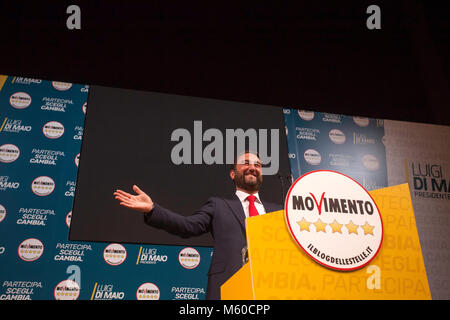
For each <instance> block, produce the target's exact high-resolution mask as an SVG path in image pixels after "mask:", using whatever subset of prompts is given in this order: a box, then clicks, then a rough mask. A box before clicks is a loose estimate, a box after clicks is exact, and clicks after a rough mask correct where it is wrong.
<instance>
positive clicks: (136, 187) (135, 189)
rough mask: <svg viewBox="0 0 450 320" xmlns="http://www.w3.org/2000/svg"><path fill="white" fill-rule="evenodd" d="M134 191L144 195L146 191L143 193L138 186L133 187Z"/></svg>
mask: <svg viewBox="0 0 450 320" xmlns="http://www.w3.org/2000/svg"><path fill="white" fill-rule="evenodd" d="M133 190H134V192H136V193H137V194H143V193H144V191H142V190H141V189H139V187H138V186H137V185H134V186H133Z"/></svg>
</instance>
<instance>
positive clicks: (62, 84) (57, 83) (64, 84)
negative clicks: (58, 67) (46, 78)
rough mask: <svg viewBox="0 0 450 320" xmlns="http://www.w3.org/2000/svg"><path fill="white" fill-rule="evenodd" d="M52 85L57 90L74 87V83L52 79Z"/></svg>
mask: <svg viewBox="0 0 450 320" xmlns="http://www.w3.org/2000/svg"><path fill="white" fill-rule="evenodd" d="M52 86H53V88H55V89H56V90H59V91H66V90H69V89H70V88H72V84H71V83H69V82H60V81H52Z"/></svg>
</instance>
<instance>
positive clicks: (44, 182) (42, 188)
mask: <svg viewBox="0 0 450 320" xmlns="http://www.w3.org/2000/svg"><path fill="white" fill-rule="evenodd" d="M53 190H55V181H53V179H52V178H50V177H47V176H41V177H37V178H36V179H34V180H33V182H32V183H31V191H33V193H34V194H35V195H37V196H40V197H44V196H48V195H49V194H51V193H52V192H53Z"/></svg>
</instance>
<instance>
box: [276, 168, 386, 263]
mask: <svg viewBox="0 0 450 320" xmlns="http://www.w3.org/2000/svg"><path fill="white" fill-rule="evenodd" d="M285 220H286V224H287V227H288V230H289V232H290V234H291V236H292V238H293V239H294V241H295V242H296V243H297V244H298V245H299V246H300V248H301V249H303V250H304V251H305V252H306V254H307V255H308V256H309V257H311V258H312V259H313V260H314V261H316V262H318V263H320V264H321V265H323V266H326V267H328V268H331V269H334V270H341V271H350V270H356V269H359V268H362V267H364V266H365V265H367V264H368V263H369V262H370V261H371V260H372V259H373V258H374V257H375V256H376V255H377V253H378V251H379V249H380V247H381V243H382V240H383V223H382V219H381V215H380V212H379V210H378V207H377V205H376V203H375V201H374V200H373V199H372V197H371V196H370V194H369V193H368V192H367V191H366V190H365V189H364V188H363V187H362V186H361V185H360V184H359V183H358V182H356V181H355V180H353V179H352V178H350V177H348V176H346V175H344V174H341V173H339V172H334V171H328V170H318V171H312V172H310V173H307V174H305V175H303V176H302V177H300V178H299V179H297V180H296V181H295V182H294V183H293V185H292V186H291V188H290V190H289V192H288V195H287V197H286V202H285Z"/></svg>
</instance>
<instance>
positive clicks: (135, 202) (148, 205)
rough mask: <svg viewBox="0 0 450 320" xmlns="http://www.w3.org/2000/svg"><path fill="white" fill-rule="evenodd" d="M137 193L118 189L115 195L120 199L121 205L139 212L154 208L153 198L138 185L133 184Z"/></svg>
mask: <svg viewBox="0 0 450 320" xmlns="http://www.w3.org/2000/svg"><path fill="white" fill-rule="evenodd" d="M133 190H134V192H136V195H132V194H130V193H128V192H125V191H122V190H116V191H115V192H114V197H115V198H116V199H117V200H119V201H120V205H121V206H124V207H127V208H130V209H133V210H136V211H139V212H144V213H145V212H150V211H151V210H152V209H153V201H152V199H151V198H150V197H149V196H148V195H147V194H146V193H145V192H143V191H142V190H141V189H139V188H138V186H136V185H134V186H133Z"/></svg>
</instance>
